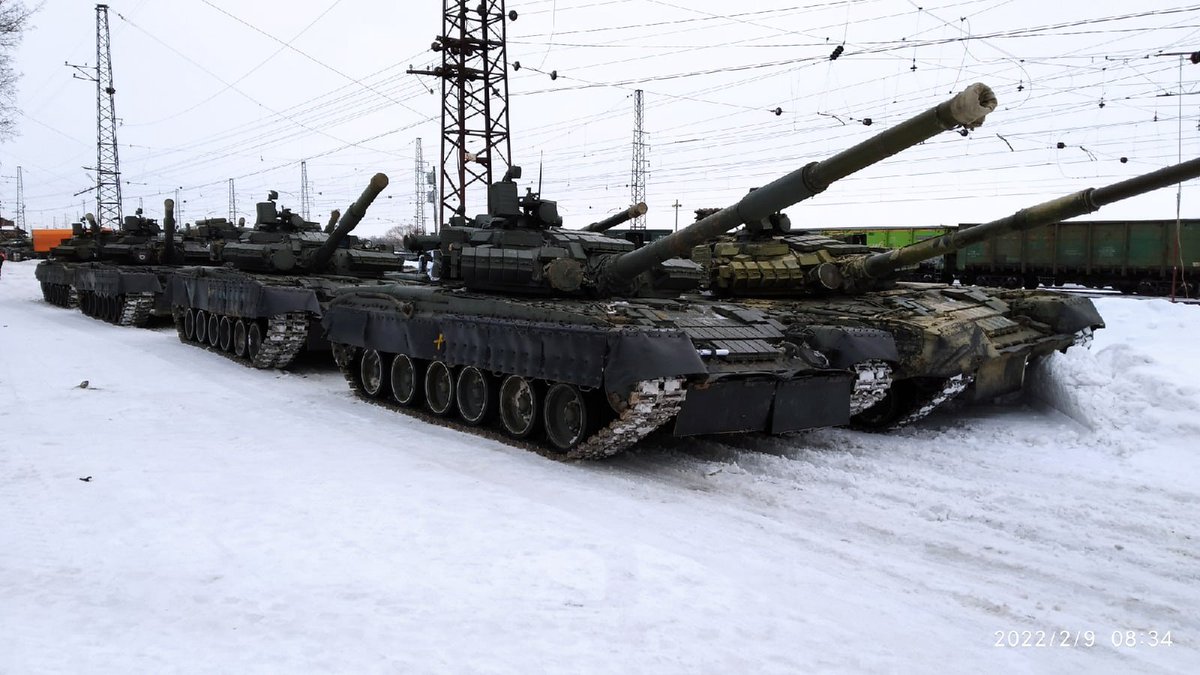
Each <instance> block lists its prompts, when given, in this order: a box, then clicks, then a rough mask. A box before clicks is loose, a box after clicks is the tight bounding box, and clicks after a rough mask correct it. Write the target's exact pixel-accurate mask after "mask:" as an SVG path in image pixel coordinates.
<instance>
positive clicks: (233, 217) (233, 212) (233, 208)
mask: <svg viewBox="0 0 1200 675" xmlns="http://www.w3.org/2000/svg"><path fill="white" fill-rule="evenodd" d="M229 222H231V223H234V224H236V223H237V196H235V194H234V192H233V179H232V178H230V179H229Z"/></svg>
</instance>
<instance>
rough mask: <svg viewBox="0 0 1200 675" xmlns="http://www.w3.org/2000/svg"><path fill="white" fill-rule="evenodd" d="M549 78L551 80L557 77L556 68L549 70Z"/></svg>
mask: <svg viewBox="0 0 1200 675" xmlns="http://www.w3.org/2000/svg"><path fill="white" fill-rule="evenodd" d="M550 79H551V80H557V79H558V71H557V70H552V71H550Z"/></svg>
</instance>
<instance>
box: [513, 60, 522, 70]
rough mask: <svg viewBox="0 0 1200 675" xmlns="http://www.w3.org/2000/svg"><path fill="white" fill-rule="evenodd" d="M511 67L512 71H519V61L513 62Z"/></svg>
mask: <svg viewBox="0 0 1200 675" xmlns="http://www.w3.org/2000/svg"><path fill="white" fill-rule="evenodd" d="M512 67H513V70H520V69H521V62H520V61H513V62H512Z"/></svg>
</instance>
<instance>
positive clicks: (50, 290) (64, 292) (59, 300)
mask: <svg viewBox="0 0 1200 675" xmlns="http://www.w3.org/2000/svg"><path fill="white" fill-rule="evenodd" d="M42 297H43V298H45V300H46V302H48V303H50V304H52V305H54V306H56V307H67V308H73V307H78V306H79V293H77V292H76V291H75V289H74V288H73V287H71V286H68V285H67V284H48V283H45V282H42Z"/></svg>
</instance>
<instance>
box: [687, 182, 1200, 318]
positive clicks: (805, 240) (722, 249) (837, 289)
mask: <svg viewBox="0 0 1200 675" xmlns="http://www.w3.org/2000/svg"><path fill="white" fill-rule="evenodd" d="M1197 176H1200V159H1194V160H1190V161H1187V162H1183V163H1181V164H1176V165H1174V166H1170V167H1166V168H1163V169H1159V170H1158V171H1154V172H1151V173H1148V174H1144V175H1142V176H1137V177H1134V178H1130V179H1128V180H1125V181H1121V182H1119V183H1115V184H1113V185H1109V186H1105V187H1101V188H1094V189H1087V190H1083V191H1080V192H1076V193H1074V194H1070V195H1067V196H1065V197H1060V198H1058V199H1052V200H1050V201H1047V202H1044V203H1042V204H1038V205H1036V206H1032V207H1030V208H1026V209H1022V210H1020V211H1018V212H1016V213H1014V214H1012V215H1010V216H1008V217H1005V218H1001V219H999V220H995V221H992V222H990V223H986V224H983V225H977V226H974V227H970V228H964V229H959V230H957V231H952V232H949V233H947V234H945V235H942V236H940V237H933V238H930V239H925V240H923V241H920V242H917V243H914V244H910V245H908V246H905V247H903V248H898V249H893V250H887V251H878V250H876V251H875V252H872V251H871V250H870V249H868V248H867V247H865V246H862V245H858V244H849V243H845V242H840V241H836V240H833V239H830V238H827V237H824V236H820V235H816V234H805V233H801V232H795V231H791V228H790V224H789V221H788V217H787V216H786V215H785V214H782V213H774V214H771V215H770V216H769V217H768V218H766V219H764V220H763V221H761V222H759V223H753V224H751V225H749V226H748V227H747V228H745V229H744V230H743V231H740V232H738V233H737V234H736V235H734V236H732V237H724V238H718V239H716V240H715V241H711V242H708V243H705V244H703V245H700V246H697V247H695V248H694V249H693V250H692V253H691V258H692V260H693V261H695V262H697V263H699V264H700V265H701V266H702V267H703V268H704V271H705V274H704V283H703V286H705V287H706V288H708V289H709V290H712V291H714V292H716V293H718V294H721V295H726V296H730V295H734V296H736V295H742V296H773V297H781V296H782V297H803V296H806V295H818V294H829V293H862V292H866V291H869V290H871V289H874V288H880V287H885V286H888V285H890V284H892V283H893V282H894V281H895V276H896V272H897V271H898V270H900V269H902V268H906V267H910V266H912V265H916V264H918V263H920V262H923V261H926V260H931V259H934V258H938V257H940V256H944V255H946V254H950V253H954V252H956V251H959V250H962V249H963V248H966V247H968V246H971V245H974V244H978V243H980V242H983V241H986V240H989V239H993V238H995V237H999V236H1002V235H1004V234H1006V233H1009V232H1018V231H1022V230H1028V229H1032V228H1036V227H1042V226H1046V225H1052V224H1054V223H1057V222H1059V221H1062V220H1065V219H1068V218H1074V217H1076V216H1080V215H1085V214H1088V213H1092V212H1094V211H1096V210H1097V209H1099V208H1100V207H1102V206H1104V205H1106V204H1111V203H1113V202H1116V201H1120V200H1122V199H1128V198H1129V197H1134V196H1137V195H1140V194H1144V193H1146V192H1150V191H1152V190H1156V189H1159V188H1161V187H1164V186H1167V185H1173V184H1175V183H1179V182H1181V181H1184V180H1188V179H1191V178H1195V177H1197ZM752 194H753V193H752Z"/></svg>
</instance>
